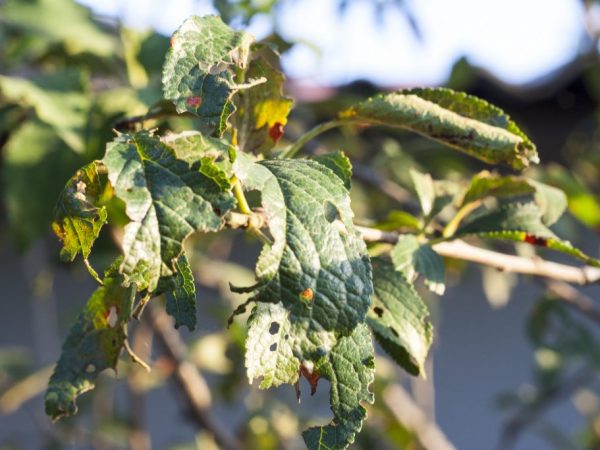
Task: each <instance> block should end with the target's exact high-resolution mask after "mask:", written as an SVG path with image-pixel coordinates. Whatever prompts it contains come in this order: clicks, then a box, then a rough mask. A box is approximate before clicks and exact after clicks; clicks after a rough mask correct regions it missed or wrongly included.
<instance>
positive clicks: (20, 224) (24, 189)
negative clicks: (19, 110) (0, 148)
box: [2, 119, 84, 248]
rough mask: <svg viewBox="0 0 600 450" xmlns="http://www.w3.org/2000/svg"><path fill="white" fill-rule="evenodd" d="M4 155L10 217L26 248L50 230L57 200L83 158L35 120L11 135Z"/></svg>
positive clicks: (12, 225) (4, 173) (3, 165)
mask: <svg viewBox="0 0 600 450" xmlns="http://www.w3.org/2000/svg"><path fill="white" fill-rule="evenodd" d="M3 157H4V158H3V161H2V181H3V189H4V195H5V197H4V200H5V202H6V203H5V204H6V212H7V217H8V220H9V222H10V226H11V229H12V231H13V233H14V235H15V237H16V241H17V243H18V244H19V246H21V247H22V248H25V247H27V246H28V245H29V244H31V243H32V242H33V241H34V240H35V239H37V238H38V237H40V236H41V235H45V234H46V233H47V232H48V231H49V230H50V224H51V223H52V218H53V207H54V205H55V204H56V199H57V198H58V197H59V195H60V193H61V190H62V189H63V188H64V186H65V183H66V182H67V180H68V179H69V177H70V176H71V175H72V174H73V173H74V172H75V171H76V170H77V168H78V167H80V166H81V165H82V164H83V163H84V161H83V159H82V158H81V156H80V155H77V154H76V153H74V152H72V151H71V150H69V149H68V148H67V147H66V146H65V145H64V143H63V142H62V141H61V140H60V139H59V138H58V137H57V136H56V134H55V133H54V131H53V130H52V128H50V127H49V126H48V125H46V124H44V123H41V122H39V121H38V120H36V119H33V120H29V121H27V122H25V123H24V124H23V125H21V126H20V127H19V128H18V129H16V130H15V131H13V132H12V133H11V134H10V138H9V140H8V142H7V143H6V145H5V147H4V152H3ZM32 180H34V181H35V182H32Z"/></svg>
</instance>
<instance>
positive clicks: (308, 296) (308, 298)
mask: <svg viewBox="0 0 600 450" xmlns="http://www.w3.org/2000/svg"><path fill="white" fill-rule="evenodd" d="M314 296H315V292H314V291H313V290H312V289H311V288H307V289H304V290H303V291H302V292H300V299H301V300H304V301H305V302H312V300H313V298H314Z"/></svg>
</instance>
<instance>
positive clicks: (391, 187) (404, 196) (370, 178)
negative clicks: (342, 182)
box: [352, 161, 419, 211]
mask: <svg viewBox="0 0 600 450" xmlns="http://www.w3.org/2000/svg"><path fill="white" fill-rule="evenodd" d="M352 175H353V176H354V177H355V178H356V179H358V180H360V181H362V182H363V183H366V184H370V185H371V186H373V187H374V188H377V189H378V190H380V191H381V192H383V193H384V194H385V195H387V196H388V197H389V198H391V199H392V200H395V201H396V202H398V203H400V204H402V205H403V206H404V207H405V208H407V209H409V210H410V211H417V210H418V209H419V206H418V204H417V202H415V200H414V197H413V196H412V195H411V194H410V192H408V191H407V190H406V189H404V188H403V187H402V186H400V185H399V184H396V183H394V182H393V181H390V180H388V179H387V178H384V177H382V176H380V175H379V174H378V173H377V172H376V171H375V170H373V169H372V168H370V167H369V166H365V165H362V164H360V163H359V162H356V161H352Z"/></svg>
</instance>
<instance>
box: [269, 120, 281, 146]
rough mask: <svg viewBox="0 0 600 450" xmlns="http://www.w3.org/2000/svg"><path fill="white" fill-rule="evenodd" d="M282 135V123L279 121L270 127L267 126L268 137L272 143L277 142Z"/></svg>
mask: <svg viewBox="0 0 600 450" xmlns="http://www.w3.org/2000/svg"><path fill="white" fill-rule="evenodd" d="M282 136H283V124H282V123H281V122H275V123H274V124H273V126H272V127H271V128H269V137H270V138H271V140H272V141H273V142H274V143H277V142H278V141H279V139H281V137H282Z"/></svg>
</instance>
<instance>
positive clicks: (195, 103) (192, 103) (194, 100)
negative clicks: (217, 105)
mask: <svg viewBox="0 0 600 450" xmlns="http://www.w3.org/2000/svg"><path fill="white" fill-rule="evenodd" d="M185 103H186V104H187V105H188V106H189V107H191V108H196V109H198V108H199V107H200V105H201V104H202V97H188V99H187V100H186V101H185Z"/></svg>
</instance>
